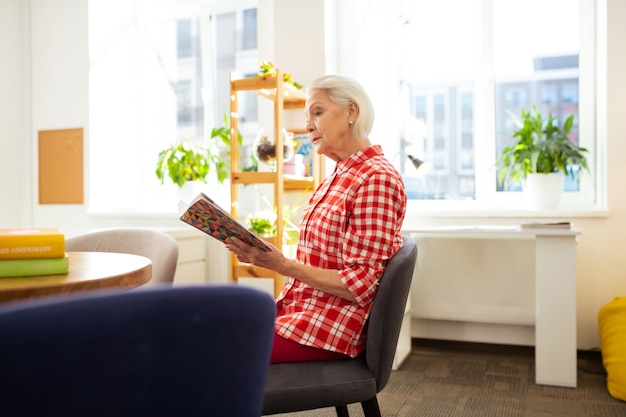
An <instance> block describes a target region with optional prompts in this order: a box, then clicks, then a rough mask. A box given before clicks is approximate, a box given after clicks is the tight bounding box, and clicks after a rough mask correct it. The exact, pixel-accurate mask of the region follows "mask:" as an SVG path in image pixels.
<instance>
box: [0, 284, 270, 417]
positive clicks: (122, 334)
mask: <svg viewBox="0 0 626 417" xmlns="http://www.w3.org/2000/svg"><path fill="white" fill-rule="evenodd" d="M274 316H275V305H274V300H273V298H272V297H271V296H270V295H268V294H266V293H265V292H262V291H259V290H255V289H252V288H249V287H243V286H236V285H226V284H222V285H217V284H216V285H203V286H180V287H179V286H174V287H170V286H161V287H152V288H149V289H146V290H144V291H115V292H113V291H107V292H99V293H91V294H89V295H83V296H72V297H66V298H63V299H60V298H55V299H48V300H45V301H43V300H39V301H35V302H31V303H23V304H21V305H12V306H11V307H1V308H0V334H1V335H2V342H0V370H1V372H0V404H1V406H0V409H1V410H2V411H1V412H0V414H1V415H2V416H3V417H12V416H51V417H57V416H58V417H61V416H62V417H72V416H80V417H84V416H90V417H95V416H107V417H110V416H115V417H125V416H128V417H130V416H133V417H134V416H168V417H171V416H185V417H189V416H241V417H244V416H246V417H248V416H250V417H252V416H254V417H258V416H260V415H261V409H262V404H263V397H264V391H265V381H266V378H267V372H268V368H269V358H270V351H271V346H272V341H273V335H274Z"/></svg>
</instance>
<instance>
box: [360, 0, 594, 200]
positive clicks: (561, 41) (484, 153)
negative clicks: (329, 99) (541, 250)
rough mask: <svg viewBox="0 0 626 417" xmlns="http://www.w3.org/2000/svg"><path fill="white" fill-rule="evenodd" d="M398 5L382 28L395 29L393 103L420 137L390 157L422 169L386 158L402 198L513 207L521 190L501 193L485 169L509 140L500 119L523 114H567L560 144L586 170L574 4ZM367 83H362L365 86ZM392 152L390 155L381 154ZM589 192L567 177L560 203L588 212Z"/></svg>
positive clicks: (557, 0)
mask: <svg viewBox="0 0 626 417" xmlns="http://www.w3.org/2000/svg"><path fill="white" fill-rule="evenodd" d="M398 4H400V10H401V13H400V15H401V16H402V18H401V19H400V21H399V22H398V21H396V20H393V21H392V22H393V23H391V24H392V25H393V24H396V25H401V28H400V30H399V31H398V33H399V34H400V37H401V39H400V42H399V44H400V45H401V50H400V54H399V55H400V58H399V62H398V65H399V68H400V71H399V73H400V78H401V80H400V84H401V85H403V86H404V91H408V93H403V94H401V95H400V97H401V100H407V101H408V103H409V105H408V109H409V112H410V115H409V117H410V118H414V119H415V120H416V121H417V122H418V123H421V124H422V127H423V128H422V130H421V132H419V133H418V134H415V132H413V133H414V134H413V136H412V137H407V136H406V135H400V136H401V137H400V138H399V139H398V142H397V145H395V146H396V147H398V148H399V152H400V153H403V154H412V155H413V156H415V157H417V158H419V159H421V160H423V161H425V162H426V164H424V165H422V167H424V168H427V169H423V168H422V167H421V168H420V169H419V170H418V171H416V170H415V169H414V167H413V166H411V164H407V163H406V162H405V161H399V160H398V158H395V159H394V162H395V163H396V165H397V166H398V168H399V169H400V170H401V171H402V172H403V174H404V176H405V182H406V183H407V189H408V194H409V198H410V199H413V200H422V201H423V200H439V201H441V202H444V201H449V202H455V201H466V202H467V201H471V202H474V203H478V205H483V206H485V205H489V204H490V202H493V201H498V202H503V201H513V200H512V199H511V198H518V197H519V196H517V197H516V196H515V195H519V194H521V193H520V192H519V191H521V184H511V185H509V186H508V187H506V188H505V187H504V186H502V185H500V184H498V182H497V174H498V173H497V172H496V170H495V168H494V164H495V161H496V159H497V157H498V155H499V154H500V152H501V150H502V149H503V148H504V147H505V146H506V145H507V144H509V143H511V141H512V140H513V139H512V135H511V132H512V129H513V127H514V125H513V123H512V119H511V115H510V113H513V114H515V115H517V116H519V115H520V112H521V110H522V109H526V110H529V109H530V106H531V105H535V106H536V107H537V109H538V110H539V111H541V112H544V113H548V112H550V113H552V114H554V115H555V116H556V117H557V119H558V120H559V121H560V122H561V123H562V122H564V120H565V119H566V118H567V117H568V116H569V115H571V114H574V115H575V126H574V128H573V129H572V132H571V134H570V136H569V137H570V139H571V140H572V141H574V142H575V143H580V144H582V145H583V146H585V147H587V148H588V149H589V150H590V151H591V152H590V155H589V156H588V159H589V160H590V163H591V164H593V148H594V147H593V144H594V138H593V135H588V136H587V137H584V138H582V137H580V134H579V132H580V130H579V128H580V123H588V126H593V125H594V124H595V122H594V116H593V111H592V109H590V110H591V111H588V112H587V113H585V114H579V110H580V109H579V97H580V96H581V94H585V95H586V96H587V97H593V94H594V91H592V89H589V88H587V90H585V91H583V92H581V90H580V89H581V84H580V82H579V75H580V74H581V71H580V68H579V67H580V65H579V57H580V56H581V48H582V46H583V45H586V46H589V44H592V43H593V42H589V41H588V40H587V41H586V43H585V42H584V41H585V40H584V39H582V35H581V34H582V33H583V30H582V28H583V26H584V25H593V15H590V16H588V17H587V18H586V19H583V20H582V22H583V23H582V25H581V19H580V15H581V12H580V8H581V7H582V5H583V2H578V1H571V0H546V1H543V0H530V1H528V2H524V3H523V4H522V3H520V4H516V3H511V2H510V1H506V0H442V1H431V0H414V1H401V2H400V3H398ZM539 10H540V11H541V12H540V13H538V12H537V11H539ZM374 14H375V13H372V15H374ZM556 16H558V18H555V17H556ZM587 33H591V32H587ZM367 53H369V54H370V55H371V54H372V51H368V52H367ZM582 53H584V54H585V56H586V57H587V61H586V63H585V64H586V65H589V62H590V60H591V57H592V56H593V54H592V53H590V50H589V49H587V50H583V51H582ZM378 81H380V77H379V78H378ZM373 82H375V81H374V79H371V80H366V83H365V84H366V87H369V86H370V85H371V84H368V83H373ZM589 84H590V83H587V84H585V85H586V86H589ZM370 88H371V87H370ZM401 107H402V106H401ZM404 119H406V118H404ZM587 131H588V132H593V130H589V129H588V130H587ZM395 152H396V151H395V150H394V147H393V146H392V147H391V150H390V151H389V152H388V153H389V154H394V153H395ZM594 188H595V184H594V183H593V179H592V175H590V174H589V173H585V174H584V175H582V176H581V175H580V173H579V174H577V175H575V176H574V177H568V178H567V180H566V185H565V190H566V191H567V193H566V194H568V196H567V197H566V198H564V200H565V199H567V201H568V202H570V203H587V204H593V203H594V200H593V199H594V195H595V191H594ZM475 206H476V205H475ZM518 206H519V205H518Z"/></svg>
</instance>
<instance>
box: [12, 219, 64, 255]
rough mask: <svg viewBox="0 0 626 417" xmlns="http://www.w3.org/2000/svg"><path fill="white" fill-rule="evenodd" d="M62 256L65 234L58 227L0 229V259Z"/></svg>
mask: <svg viewBox="0 0 626 417" xmlns="http://www.w3.org/2000/svg"><path fill="white" fill-rule="evenodd" d="M63 256H65V235H64V234H63V233H62V232H61V230H59V229H58V228H54V227H48V228H39V229H36V228H21V229H0V259H32V258H62V257H63Z"/></svg>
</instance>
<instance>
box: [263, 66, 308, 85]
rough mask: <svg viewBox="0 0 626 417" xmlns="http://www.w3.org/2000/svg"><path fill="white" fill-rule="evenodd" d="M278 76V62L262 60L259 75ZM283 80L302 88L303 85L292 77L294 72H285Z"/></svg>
mask: <svg viewBox="0 0 626 417" xmlns="http://www.w3.org/2000/svg"><path fill="white" fill-rule="evenodd" d="M275 76H276V64H274V63H273V62H272V61H262V62H261V66H260V68H259V72H257V77H275ZM283 81H284V82H286V83H288V84H291V85H293V86H294V87H296V88H297V89H301V88H302V85H301V84H298V83H297V82H295V81H294V80H293V78H292V74H291V73H290V72H284V73H283Z"/></svg>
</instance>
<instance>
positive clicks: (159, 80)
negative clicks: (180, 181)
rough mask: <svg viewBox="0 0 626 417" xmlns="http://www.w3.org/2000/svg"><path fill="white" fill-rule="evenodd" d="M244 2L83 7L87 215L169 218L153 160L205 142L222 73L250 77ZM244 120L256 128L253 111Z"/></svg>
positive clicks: (221, 105) (221, 97) (251, 50)
mask: <svg viewBox="0 0 626 417" xmlns="http://www.w3.org/2000/svg"><path fill="white" fill-rule="evenodd" d="M251 3H253V2H251V1H250V0H246V1H231V0H225V1H212V2H210V4H207V2H203V1H202V0H151V1H141V0H133V1H130V0H89V50H90V51H89V54H90V61H91V66H90V86H89V89H90V98H89V100H90V115H89V117H90V124H89V129H90V132H89V135H90V141H89V147H90V149H89V152H90V163H89V167H90V176H89V181H90V187H89V189H90V190H91V193H90V198H89V205H90V210H91V211H93V212H173V211H176V203H177V191H178V190H177V188H176V186H174V185H173V184H169V183H165V184H164V185H161V184H159V182H158V180H157V178H156V175H155V168H156V161H157V155H158V153H159V151H160V150H161V149H163V148H165V147H167V146H169V145H170V144H172V143H174V142H176V141H177V140H181V139H187V138H189V139H191V140H193V141H204V140H206V139H207V138H208V137H209V136H210V130H211V129H212V128H213V127H215V126H221V125H222V121H223V117H224V114H225V113H227V112H228V109H229V94H230V93H229V77H230V72H231V71H237V72H240V73H248V74H249V73H255V72H256V70H257V67H258V63H259V60H258V58H257V54H256V44H257V40H256V9H255V8H254V7H256V4H255V3H254V4H251ZM242 113H243V114H242V119H245V120H247V121H254V120H256V118H257V116H256V103H255V102H254V103H253V102H252V101H251V102H250V103H246V106H245V107H244V109H243V111H242ZM244 128H245V126H244Z"/></svg>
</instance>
